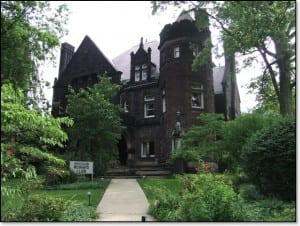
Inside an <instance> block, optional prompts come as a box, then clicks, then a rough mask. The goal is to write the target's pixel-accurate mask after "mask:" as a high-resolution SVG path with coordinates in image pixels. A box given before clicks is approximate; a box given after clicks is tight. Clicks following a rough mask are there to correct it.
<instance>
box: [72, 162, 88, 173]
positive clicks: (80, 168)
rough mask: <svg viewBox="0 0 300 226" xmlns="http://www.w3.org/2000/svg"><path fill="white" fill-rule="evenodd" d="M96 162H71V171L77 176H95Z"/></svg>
mask: <svg viewBox="0 0 300 226" xmlns="http://www.w3.org/2000/svg"><path fill="white" fill-rule="evenodd" d="M93 166H94V162H81V161H70V170H72V171H73V172H74V173H76V174H93Z"/></svg>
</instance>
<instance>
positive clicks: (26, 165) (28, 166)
mask: <svg viewBox="0 0 300 226" xmlns="http://www.w3.org/2000/svg"><path fill="white" fill-rule="evenodd" d="M61 124H66V125H68V126H70V125H72V120H70V119H68V118H57V119H56V118H53V116H51V115H49V114H48V115H44V116H41V115H40V114H39V113H38V112H37V111H36V110H29V109H27V108H26V107H25V97H24V94H23V91H22V90H20V89H14V88H13V86H12V85H11V84H3V85H2V86H1V185H2V186H1V194H6V195H9V194H10V192H12V190H13V189H12V188H8V187H7V186H6V184H5V180H6V179H7V178H13V177H21V178H27V179H28V178H33V177H35V175H36V168H35V164H34V163H40V164H43V165H55V166H62V165H64V164H65V162H64V160H62V159H59V158H57V157H55V156H54V155H53V154H52V152H51V149H52V148H53V147H55V146H60V147H63V143H64V142H65V141H66V140H67V138H68V137H67V134H66V133H65V132H64V131H63V130H62V129H61Z"/></svg>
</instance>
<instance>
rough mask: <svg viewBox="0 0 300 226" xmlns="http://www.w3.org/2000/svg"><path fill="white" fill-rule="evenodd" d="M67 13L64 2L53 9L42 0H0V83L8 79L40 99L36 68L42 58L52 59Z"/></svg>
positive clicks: (62, 33)
mask: <svg viewBox="0 0 300 226" xmlns="http://www.w3.org/2000/svg"><path fill="white" fill-rule="evenodd" d="M67 17H68V9H67V7H66V5H60V6H58V7H57V8H55V9H54V8H52V6H51V5H50V2H45V1H1V83H2V84H4V83H11V84H13V86H14V87H15V88H16V87H18V88H21V89H22V90H23V91H24V92H25V93H26V94H29V93H30V97H32V99H34V100H37V99H38V98H41V99H42V100H43V97H41V95H42V85H43V84H42V77H41V76H40V73H39V72H38V70H39V67H40V65H41V63H42V62H43V61H49V60H50V61H54V60H55V57H54V51H55V49H56V47H58V46H59V39H60V38H61V37H62V36H63V35H64V34H65V33H66V30H65V25H66V23H67ZM46 85H47V84H46ZM27 98H29V95H27Z"/></svg>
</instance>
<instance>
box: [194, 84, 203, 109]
mask: <svg viewBox="0 0 300 226" xmlns="http://www.w3.org/2000/svg"><path fill="white" fill-rule="evenodd" d="M191 105H192V108H197V109H203V108H204V96H203V85H202V84H194V85H192V95H191Z"/></svg>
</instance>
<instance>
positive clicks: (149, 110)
mask: <svg viewBox="0 0 300 226" xmlns="http://www.w3.org/2000/svg"><path fill="white" fill-rule="evenodd" d="M144 101H145V103H144V114H145V115H144V116H145V118H153V117H155V115H154V101H155V98H154V97H153V96H145V99H144Z"/></svg>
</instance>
